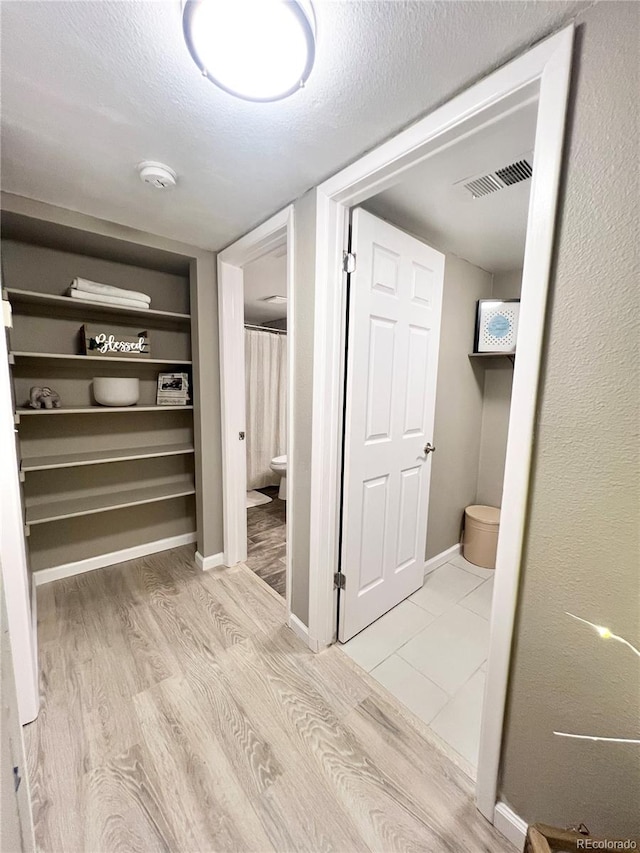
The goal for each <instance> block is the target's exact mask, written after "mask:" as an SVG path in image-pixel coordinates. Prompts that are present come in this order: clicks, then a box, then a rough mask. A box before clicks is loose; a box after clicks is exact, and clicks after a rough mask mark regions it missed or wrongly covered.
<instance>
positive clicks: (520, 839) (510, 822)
mask: <svg viewBox="0 0 640 853" xmlns="http://www.w3.org/2000/svg"><path fill="white" fill-rule="evenodd" d="M493 825H494V826H495V828H496V829H497V830H498V832H500V833H501V834H502V835H504V837H505V838H506V839H507V840H508V841H510V842H511V843H512V844H513V845H514V846H515V848H516V850H519V851H521V850H522V849H523V847H524V842H525V840H526V837H527V822H526V821H524V820H522V818H521V817H520V815H517V814H516V813H515V812H514V811H513V809H511V808H509V806H508V805H507V804H506V803H497V805H496V807H495V810H494V813H493Z"/></svg>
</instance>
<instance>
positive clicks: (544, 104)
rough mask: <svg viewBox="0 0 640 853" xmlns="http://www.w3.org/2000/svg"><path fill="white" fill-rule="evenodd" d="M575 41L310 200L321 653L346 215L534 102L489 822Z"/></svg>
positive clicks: (487, 722)
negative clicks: (477, 130)
mask: <svg viewBox="0 0 640 853" xmlns="http://www.w3.org/2000/svg"><path fill="white" fill-rule="evenodd" d="M573 34H574V28H573V25H569V26H567V27H565V28H564V29H563V30H561V31H560V32H558V33H556V34H555V35H553V36H551V37H550V38H548V39H547V40H545V41H544V42H541V43H540V44H538V45H536V46H535V47H533V48H531V49H530V50H529V51H527V53H525V54H523V55H522V56H520V57H518V58H517V59H514V60H513V61H511V62H509V63H508V64H507V65H505V66H504V67H503V68H500V69H499V70H498V71H495V72H494V73H492V74H490V75H489V76H488V77H486V78H484V79H483V80H481V81H480V82H479V83H476V84H475V85H473V86H472V87H471V88H469V89H467V90H466V91H465V92H463V93H462V94H460V95H457V96H456V97H455V98H453V100H451V101H449V102H448V103H447V104H445V105H444V106H442V107H439V108H438V109H437V110H435V111H434V112H433V113H431V114H430V115H428V116H426V117H425V118H423V119H422V120H420V121H419V122H417V123H416V124H414V125H413V126H412V127H410V128H408V129H407V130H405V131H403V132H402V133H400V134H398V135H397V136H396V137H394V138H393V139H391V140H389V141H388V142H386V143H384V144H383V145H381V146H379V147H378V148H376V149H374V150H373V151H371V152H369V153H368V154H366V155H365V156H364V157H362V158H361V159H360V160H358V161H357V162H356V163H353V164H352V165H351V166H348V167H347V168H346V169H343V170H342V171H341V172H339V173H338V174H337V175H335V176H334V177H333V178H330V179H329V180H327V181H325V182H324V183H323V184H321V185H320V186H319V187H318V189H317V199H316V205H317V207H316V215H317V222H316V251H317V255H316V291H315V292H316V297H315V300H316V301H315V326H314V359H313V365H314V375H313V427H312V429H313V447H312V460H311V531H310V539H311V541H310V549H309V550H310V574H309V635H310V637H313V638H315V641H316V643H317V646H318V647H319V648H323V647H324V646H327V645H329V644H330V643H331V642H333V640H334V639H335V600H336V594H335V590H334V589H333V575H334V572H335V571H337V565H338V532H339V531H338V524H339V512H338V509H339V494H340V474H341V464H340V432H341V410H342V399H341V396H342V377H341V361H342V348H343V345H344V344H343V335H344V330H343V325H344V316H343V290H344V273H343V272H342V269H341V267H342V264H341V261H342V252H343V249H344V245H345V243H344V233H345V228H346V223H347V220H348V213H349V208H351V207H353V206H355V205H357V204H361V203H362V202H364V201H365V200H366V199H367V198H371V197H372V196H373V195H376V194H378V193H379V192H381V191H382V190H384V189H386V188H388V187H389V186H392V185H393V184H396V183H398V182H399V180H400V179H401V175H402V174H403V173H405V172H406V171H407V169H409V168H411V167H412V166H414V165H416V163H419V162H420V161H422V160H425V159H426V158H427V157H430V156H432V155H433V154H434V153H435V152H436V151H438V150H442V148H443V147H446V146H448V145H450V144H452V143H455V142H456V141H458V140H459V139H460V138H462V136H464V135H466V134H467V133H468V132H469V129H470V127H474V126H478V125H479V124H484V123H486V122H487V121H492V120H495V119H497V118H499V117H500V116H502V115H504V114H505V112H506V111H508V110H510V109H512V108H517V106H519V105H522V104H523V103H526V102H527V101H530V100H532V99H535V98H537V100H538V104H539V106H538V122H537V127H536V138H535V164H534V173H533V178H532V183H531V195H530V202H529V219H528V225H527V238H526V249H525V258H524V270H523V281H522V295H521V307H522V315H523V316H524V317H526V318H527V322H526V324H521V326H520V328H519V333H518V357H517V359H516V363H515V370H514V379H513V393H512V402H511V414H510V419H509V437H508V443H507V454H506V470H505V481H504V494H503V503H502V516H501V525H500V538H499V543H498V555H497V569H496V577H495V591H494V606H493V608H492V619H491V634H490V643H489V660H488V668H487V678H486V690H485V703H484V713H483V721H482V732H481V738H480V759H479V767H478V778H477V788H476V800H477V805H478V808H479V810H480V811H481V812H482V814H483V815H484V816H485V817H486V818H487V819H488V820H490V821H491V822H493V821H494V813H495V808H496V801H497V790H498V770H499V764H500V750H501V741H502V731H503V722H504V710H505V700H506V693H507V680H508V675H509V663H510V659H511V644H512V638H513V626H514V620H515V613H516V604H517V594H518V585H519V574H520V558H521V553H522V544H523V537H524V527H525V518H526V511H527V496H528V491H529V478H530V469H531V457H532V441H533V435H534V426H535V411H536V401H537V392H538V379H539V373H540V359H541V353H542V341H543V332H544V319H545V309H546V302H547V290H548V284H549V272H550V267H551V256H552V249H553V236H554V226H555V216H556V201H557V196H558V186H559V180H560V168H561V161H562V149H563V140H564V125H565V114H566V108H567V100H568V92H569V82H570V74H571V56H572V46H573ZM427 84H428V83H427Z"/></svg>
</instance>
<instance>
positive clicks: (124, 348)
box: [82, 325, 151, 358]
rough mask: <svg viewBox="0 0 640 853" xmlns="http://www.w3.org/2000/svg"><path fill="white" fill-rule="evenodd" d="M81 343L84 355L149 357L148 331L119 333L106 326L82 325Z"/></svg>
mask: <svg viewBox="0 0 640 853" xmlns="http://www.w3.org/2000/svg"><path fill="white" fill-rule="evenodd" d="M82 344H83V348H84V354H85V355H98V356H104V357H105V358H116V357H118V356H126V357H131V358H149V356H150V354H151V349H150V347H149V333H148V332H147V331H146V330H145V331H144V332H138V334H137V335H121V334H120V333H117V332H113V331H112V330H111V329H110V328H109V327H108V326H89V325H84V326H83V327H82Z"/></svg>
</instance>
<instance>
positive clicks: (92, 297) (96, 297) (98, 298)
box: [67, 288, 149, 311]
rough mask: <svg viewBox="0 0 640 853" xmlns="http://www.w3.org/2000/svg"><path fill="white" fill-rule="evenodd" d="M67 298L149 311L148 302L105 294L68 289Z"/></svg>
mask: <svg viewBox="0 0 640 853" xmlns="http://www.w3.org/2000/svg"><path fill="white" fill-rule="evenodd" d="M67 296H70V297H71V298H72V299H81V300H82V301H83V302H91V304H92V305H119V306H120V307H122V308H140V309H142V310H143V311H148V310H149V303H148V302H141V301H140V300H139V299H125V298H124V297H122V296H108V295H107V294H106V293H89V291H84V290H72V288H69V290H67Z"/></svg>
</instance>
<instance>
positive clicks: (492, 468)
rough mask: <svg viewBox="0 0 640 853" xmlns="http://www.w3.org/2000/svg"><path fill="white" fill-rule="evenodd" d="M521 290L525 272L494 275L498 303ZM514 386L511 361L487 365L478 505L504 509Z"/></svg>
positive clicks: (513, 296)
mask: <svg viewBox="0 0 640 853" xmlns="http://www.w3.org/2000/svg"><path fill="white" fill-rule="evenodd" d="M521 290H522V270H514V271H512V272H505V273H497V274H494V276H493V285H492V287H491V296H492V297H494V298H495V299H517V298H518V297H519V296H520V291H521ZM512 385H513V367H512V365H511V362H510V361H508V360H507V359H506V358H502V359H500V360H499V361H487V362H485V363H484V392H483V398H482V437H481V439H480V460H479V462H478V491H477V494H476V501H477V502H478V503H479V504H486V505H487V506H501V505H502V487H503V483H504V463H505V457H506V455H507V434H508V432H509V414H510V410H511V386H512Z"/></svg>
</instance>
